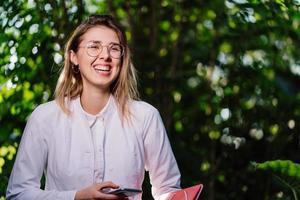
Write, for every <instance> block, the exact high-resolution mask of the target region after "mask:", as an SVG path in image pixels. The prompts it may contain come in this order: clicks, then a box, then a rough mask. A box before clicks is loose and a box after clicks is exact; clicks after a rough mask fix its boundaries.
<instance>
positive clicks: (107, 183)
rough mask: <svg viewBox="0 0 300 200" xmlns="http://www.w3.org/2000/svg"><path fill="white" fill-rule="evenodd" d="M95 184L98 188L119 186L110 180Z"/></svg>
mask: <svg viewBox="0 0 300 200" xmlns="http://www.w3.org/2000/svg"><path fill="white" fill-rule="evenodd" d="M97 186H98V187H99V189H102V188H107V187H110V188H118V187H119V186H118V185H116V184H114V183H113V182H111V181H108V182H103V183H99V184H97Z"/></svg>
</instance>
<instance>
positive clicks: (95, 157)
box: [7, 15, 180, 200]
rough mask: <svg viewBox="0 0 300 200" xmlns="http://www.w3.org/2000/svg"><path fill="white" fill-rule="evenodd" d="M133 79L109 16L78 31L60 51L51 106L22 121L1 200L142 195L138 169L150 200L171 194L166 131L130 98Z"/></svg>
mask: <svg viewBox="0 0 300 200" xmlns="http://www.w3.org/2000/svg"><path fill="white" fill-rule="evenodd" d="M135 74H136V72H135V69H134V67H133V66H132V64H131V61H130V52H129V48H128V45H127V41H126V37H125V34H124V32H123V31H122V30H121V28H120V26H119V25H118V24H117V23H116V22H115V20H114V19H113V18H112V17H111V16H109V15H93V16H91V17H89V19H88V20H86V21H85V22H83V23H82V24H81V25H79V26H78V27H77V28H76V30H75V31H74V33H73V34H72V36H71V37H70V39H69V41H68V43H67V45H66V49H65V63H64V68H63V70H62V72H61V74H60V77H59V80H58V83H57V87H56V91H55V101H51V102H48V103H46V104H42V105H40V106H38V107H37V108H36V109H35V110H34V111H33V113H32V114H31V116H30V118H29V120H28V122H27V125H26V128H25V130H24V133H23V136H22V140H21V143H20V147H19V150H18V154H17V157H16V161H15V164H14V168H13V171H12V174H11V177H10V180H9V184H8V188H7V199H22V200H27V199H28V200H33V199H42V200H45V199H51V200H54V199H55V200H57V199H58V200H60V199H64V200H69V199H70V200H73V199H78V200H79V199H120V198H121V197H118V196H117V195H112V194H105V193H104V192H103V190H102V189H103V188H107V187H109V188H118V187H119V186H122V187H128V188H138V189H141V187H142V182H143V179H144V171H145V169H146V170H149V175H150V180H151V184H152V194H153V197H154V198H155V199H165V198H167V197H168V195H169V194H170V193H171V192H173V191H175V190H178V189H179V188H180V173H179V170H178V167H177V164H176V160H175V158H174V155H173V153H172V150H171V147H170V144H169V140H168V138H167V135H166V132H165V128H164V126H163V123H162V120H161V118H160V115H159V113H158V111H157V110H156V109H155V108H154V107H152V106H151V105H149V104H147V103H145V102H142V101H138V100H137V96H138V92H137V84H136V75H135ZM43 174H44V176H45V180H46V183H45V190H42V189H40V179H41V177H42V175H43ZM130 198H131V199H141V195H136V196H135V197H130Z"/></svg>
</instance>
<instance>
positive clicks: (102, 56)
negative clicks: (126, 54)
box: [99, 46, 110, 60]
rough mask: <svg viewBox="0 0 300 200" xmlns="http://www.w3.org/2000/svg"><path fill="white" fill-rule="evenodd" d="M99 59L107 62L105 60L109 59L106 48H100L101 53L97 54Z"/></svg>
mask: <svg viewBox="0 0 300 200" xmlns="http://www.w3.org/2000/svg"><path fill="white" fill-rule="evenodd" d="M99 58H102V59H104V60H107V59H109V58H110V55H109V50H108V46H103V47H102V51H101V52H100V54H99Z"/></svg>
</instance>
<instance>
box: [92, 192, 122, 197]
mask: <svg viewBox="0 0 300 200" xmlns="http://www.w3.org/2000/svg"><path fill="white" fill-rule="evenodd" d="M95 197H96V199H120V197H119V196H117V195H115V194H104V193H101V192H99V193H98V194H97V195H96V196H95Z"/></svg>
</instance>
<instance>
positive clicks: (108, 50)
mask: <svg viewBox="0 0 300 200" xmlns="http://www.w3.org/2000/svg"><path fill="white" fill-rule="evenodd" d="M91 45H98V46H99V47H101V48H99V49H100V50H99V53H98V54H97V55H91V54H89V51H88V48H89V47H90V46H91ZM112 45H118V46H120V47H121V54H120V56H119V57H114V56H112V55H111V52H110V51H111V46H112ZM104 47H106V49H107V53H108V55H109V57H111V58H114V59H120V58H122V57H123V55H124V52H125V47H124V45H122V44H119V43H113V42H111V43H109V44H108V45H103V44H101V42H99V41H89V42H88V43H86V44H85V45H84V46H79V48H85V52H86V54H87V55H88V56H90V57H93V58H95V57H98V56H99V55H100V54H101V53H102V52H103V49H104Z"/></svg>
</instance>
